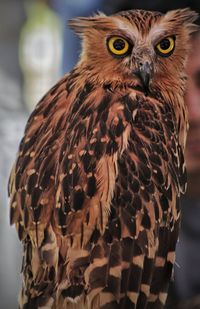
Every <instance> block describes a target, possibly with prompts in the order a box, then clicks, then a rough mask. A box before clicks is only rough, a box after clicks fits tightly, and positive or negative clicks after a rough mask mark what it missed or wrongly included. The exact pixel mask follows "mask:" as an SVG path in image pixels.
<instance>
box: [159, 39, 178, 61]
mask: <svg viewBox="0 0 200 309" xmlns="http://www.w3.org/2000/svg"><path fill="white" fill-rule="evenodd" d="M174 48H175V37H168V38H165V39H163V40H162V41H160V42H159V43H158V44H157V45H156V51H157V53H158V54H159V55H160V56H162V57H168V56H170V55H171V54H172V53H173V51H174Z"/></svg>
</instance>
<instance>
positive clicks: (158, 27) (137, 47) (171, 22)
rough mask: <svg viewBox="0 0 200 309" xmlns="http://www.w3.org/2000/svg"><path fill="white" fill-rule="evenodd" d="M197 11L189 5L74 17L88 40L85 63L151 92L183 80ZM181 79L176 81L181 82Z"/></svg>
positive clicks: (103, 76)
mask: <svg viewBox="0 0 200 309" xmlns="http://www.w3.org/2000/svg"><path fill="white" fill-rule="evenodd" d="M196 16H197V14H196V13H195V12H193V11H190V10H189V9H183V10H176V11H170V12H168V13H167V14H165V15H162V14H161V13H159V12H149V11H142V10H131V11H126V12H120V13H118V14H116V15H113V16H105V15H103V14H100V15H98V16H95V17H91V18H79V19H75V20H72V21H71V22H70V26H71V27H72V28H73V29H74V30H75V31H76V32H77V33H78V34H79V35H80V36H81V37H82V38H83V51H82V55H81V61H82V62H83V63H87V66H88V68H90V70H91V71H92V74H94V75H96V76H98V77H100V79H102V80H104V81H106V80H111V81H112V80H122V81H124V80H129V81H130V82H132V83H135V84H138V85H139V86H140V87H142V88H143V90H144V92H145V93H148V92H149V91H150V90H151V89H152V88H153V87H154V86H155V85H156V84H157V83H160V82H162V81H164V82H165V84H166V86H167V83H168V81H169V82H170V83H171V82H172V79H175V80H177V79H180V76H181V74H182V73H183V71H184V65H185V60H186V56H187V54H188V50H189V47H190V46H189V37H190V34H191V32H193V31H194V30H195V29H194V28H195V26H194V24H192V22H193V21H194V20H195V19H196ZM176 82H177V81H176Z"/></svg>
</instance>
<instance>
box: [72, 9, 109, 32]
mask: <svg viewBox="0 0 200 309" xmlns="http://www.w3.org/2000/svg"><path fill="white" fill-rule="evenodd" d="M107 18H108V17H107V16H106V15H105V14H103V13H101V12H98V13H97V14H96V15H94V16H92V17H76V18H73V19H70V20H69V21H68V25H69V27H70V28H71V29H72V30H74V31H75V33H76V34H78V35H80V36H81V35H82V34H83V33H84V32H85V31H86V30H88V29H91V28H94V29H97V28H102V27H104V28H105V26H106V21H107Z"/></svg>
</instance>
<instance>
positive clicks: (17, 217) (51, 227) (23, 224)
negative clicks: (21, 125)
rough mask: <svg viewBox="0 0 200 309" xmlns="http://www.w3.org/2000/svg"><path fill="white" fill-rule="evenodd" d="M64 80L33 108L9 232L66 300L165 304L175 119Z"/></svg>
mask: <svg viewBox="0 0 200 309" xmlns="http://www.w3.org/2000/svg"><path fill="white" fill-rule="evenodd" d="M71 80H72V79H70V80H69V78H68V77H65V78H64V79H63V80H62V81H61V82H60V83H59V84H58V85H56V86H55V87H54V88H53V89H52V90H51V91H50V92H49V93H48V94H47V96H45V98H44V99H43V100H42V101H41V102H40V103H39V104H38V106H37V107H36V109H35V111H34V112H33V114H32V115H31V117H30V119H29V121H28V124H27V127H26V130H25V136H24V138H23V140H22V142H21V145H20V149H19V154H18V158H17V161H16V164H15V166H14V168H13V172H12V174H11V179H10V194H11V216H10V217H11V223H15V224H16V226H17V230H18V234H19V237H20V239H22V240H23V241H24V242H25V243H26V245H27V248H29V250H30V251H32V260H31V258H30V255H29V257H28V259H27V263H28V264H29V270H30V268H31V270H32V272H33V274H34V275H33V276H32V277H34V279H35V280H36V278H37V280H38V281H39V283H41V282H42V280H43V281H45V280H46V282H49V281H51V283H52V282H53V284H54V287H55V284H56V281H58V282H57V283H60V286H59V295H60V297H61V298H63V299H66V300H67V299H70V298H71V299H72V298H76V297H77V296H80V294H81V293H83V291H85V292H86V293H87V295H88V298H89V299H90V300H91V302H93V303H94V308H95V306H96V305H95V302H97V303H98V304H99V306H100V307H101V308H105V309H106V308H112V307H109V306H110V305H112V306H114V307H113V308H115V307H116V306H119V308H123V307H124V308H125V307H127V306H129V305H130V304H131V305H132V304H137V306H138V308H140V307H139V306H140V304H145V303H146V302H147V300H148V301H150V302H152V304H153V303H155V302H161V303H162V302H164V300H163V295H164V294H165V292H166V285H167V284H166V282H167V281H168V280H169V277H170V276H171V268H172V265H173V262H174V250H175V243H176V239H177V226H178V221H179V211H178V210H177V207H176V205H177V204H176V196H177V195H179V193H180V191H181V190H182V189H181V188H182V187H183V186H184V182H185V180H184V179H185V171H184V162H183V157H182V155H181V153H182V152H181V147H180V145H179V144H178V138H177V130H176V127H175V124H176V119H175V116H174V111H173V109H172V108H171V107H170V105H169V104H167V103H166V102H164V105H163V102H159V101H157V100H153V99H146V98H145V97H144V96H143V95H139V94H138V93H137V92H136V91H134V90H132V89H129V93H128V94H126V93H125V92H124V91H123V90H119V89H118V90H116V91H114V92H113V91H111V90H110V89H107V88H103V87H102V88H101V87H98V88H95V87H94V86H93V85H91V84H89V83H86V84H84V85H83V86H80V87H75V86H74V85H73V83H72V82H71ZM55 238H56V240H55ZM49 243H50V244H51V246H50V249H49V248H48V249H47V246H46V245H47V244H49ZM45 246H46V247H45ZM56 246H57V248H56ZM33 248H37V250H36V251H37V254H36V253H35V255H34V254H33V250H35V249H33ZM50 250H52V251H54V254H53V253H52V255H51V261H50V262H49V255H48V257H46V255H45V254H44V253H45V252H46V251H48V253H49V252H50ZM57 250H59V260H58V258H56V254H55V252H56V253H57ZM38 251H40V252H43V260H40V259H39V260H38V261H36V257H35V256H37V257H38ZM33 260H34V263H35V264H37V263H40V264H41V265H42V266H41V265H40V266H38V265H37V266H35V264H34V263H33ZM44 260H46V264H45V266H44V263H41V261H42V262H44ZM66 261H67V263H66ZM48 264H50V266H49V267H47V266H48ZM34 266H35V270H34V271H33V268H34ZM52 269H53V270H52ZM46 270H48V272H49V273H51V274H52V273H54V274H55V273H56V275H52V276H49V278H48V280H47V279H46V277H45V271H46ZM61 270H62V271H61ZM24 272H25V273H26V272H27V267H24ZM41 273H42V275H41ZM39 274H40V276H39ZM24 276H25V277H26V275H24ZM26 278H27V277H26ZM66 278H68V279H67V280H65V279H66ZM29 279H30V276H28V279H27V281H28V280H29ZM31 280H32V279H31ZM37 280H36V281H37ZM38 281H37V284H38V285H39V283H38ZM62 281H65V283H62ZM27 285H28V283H27ZM39 286H40V285H39ZM40 289H41V290H42V289H43V288H42V285H41V286H40V288H38V287H37V292H38V294H37V293H36V295H39V292H40V293H41V290H40ZM30 290H31V289H30ZM33 290H34V288H33ZM31 291H32V290H31ZM99 292H101V293H99ZM29 293H30V292H29ZM31 293H32V295H35V294H34V293H35V291H32V292H31ZM52 293H53V292H52ZM34 297H35V296H34ZM127 308H129V307H127Z"/></svg>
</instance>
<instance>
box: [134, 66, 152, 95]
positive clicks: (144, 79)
mask: <svg viewBox="0 0 200 309" xmlns="http://www.w3.org/2000/svg"><path fill="white" fill-rule="evenodd" d="M134 73H135V75H136V76H137V77H138V78H139V79H140V82H141V84H142V87H143V89H144V94H145V96H147V95H148V94H149V92H150V91H149V82H150V79H151V77H152V73H153V68H152V64H151V63H149V62H147V61H146V62H144V63H142V62H140V64H139V68H138V70H137V71H136V72H134Z"/></svg>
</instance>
